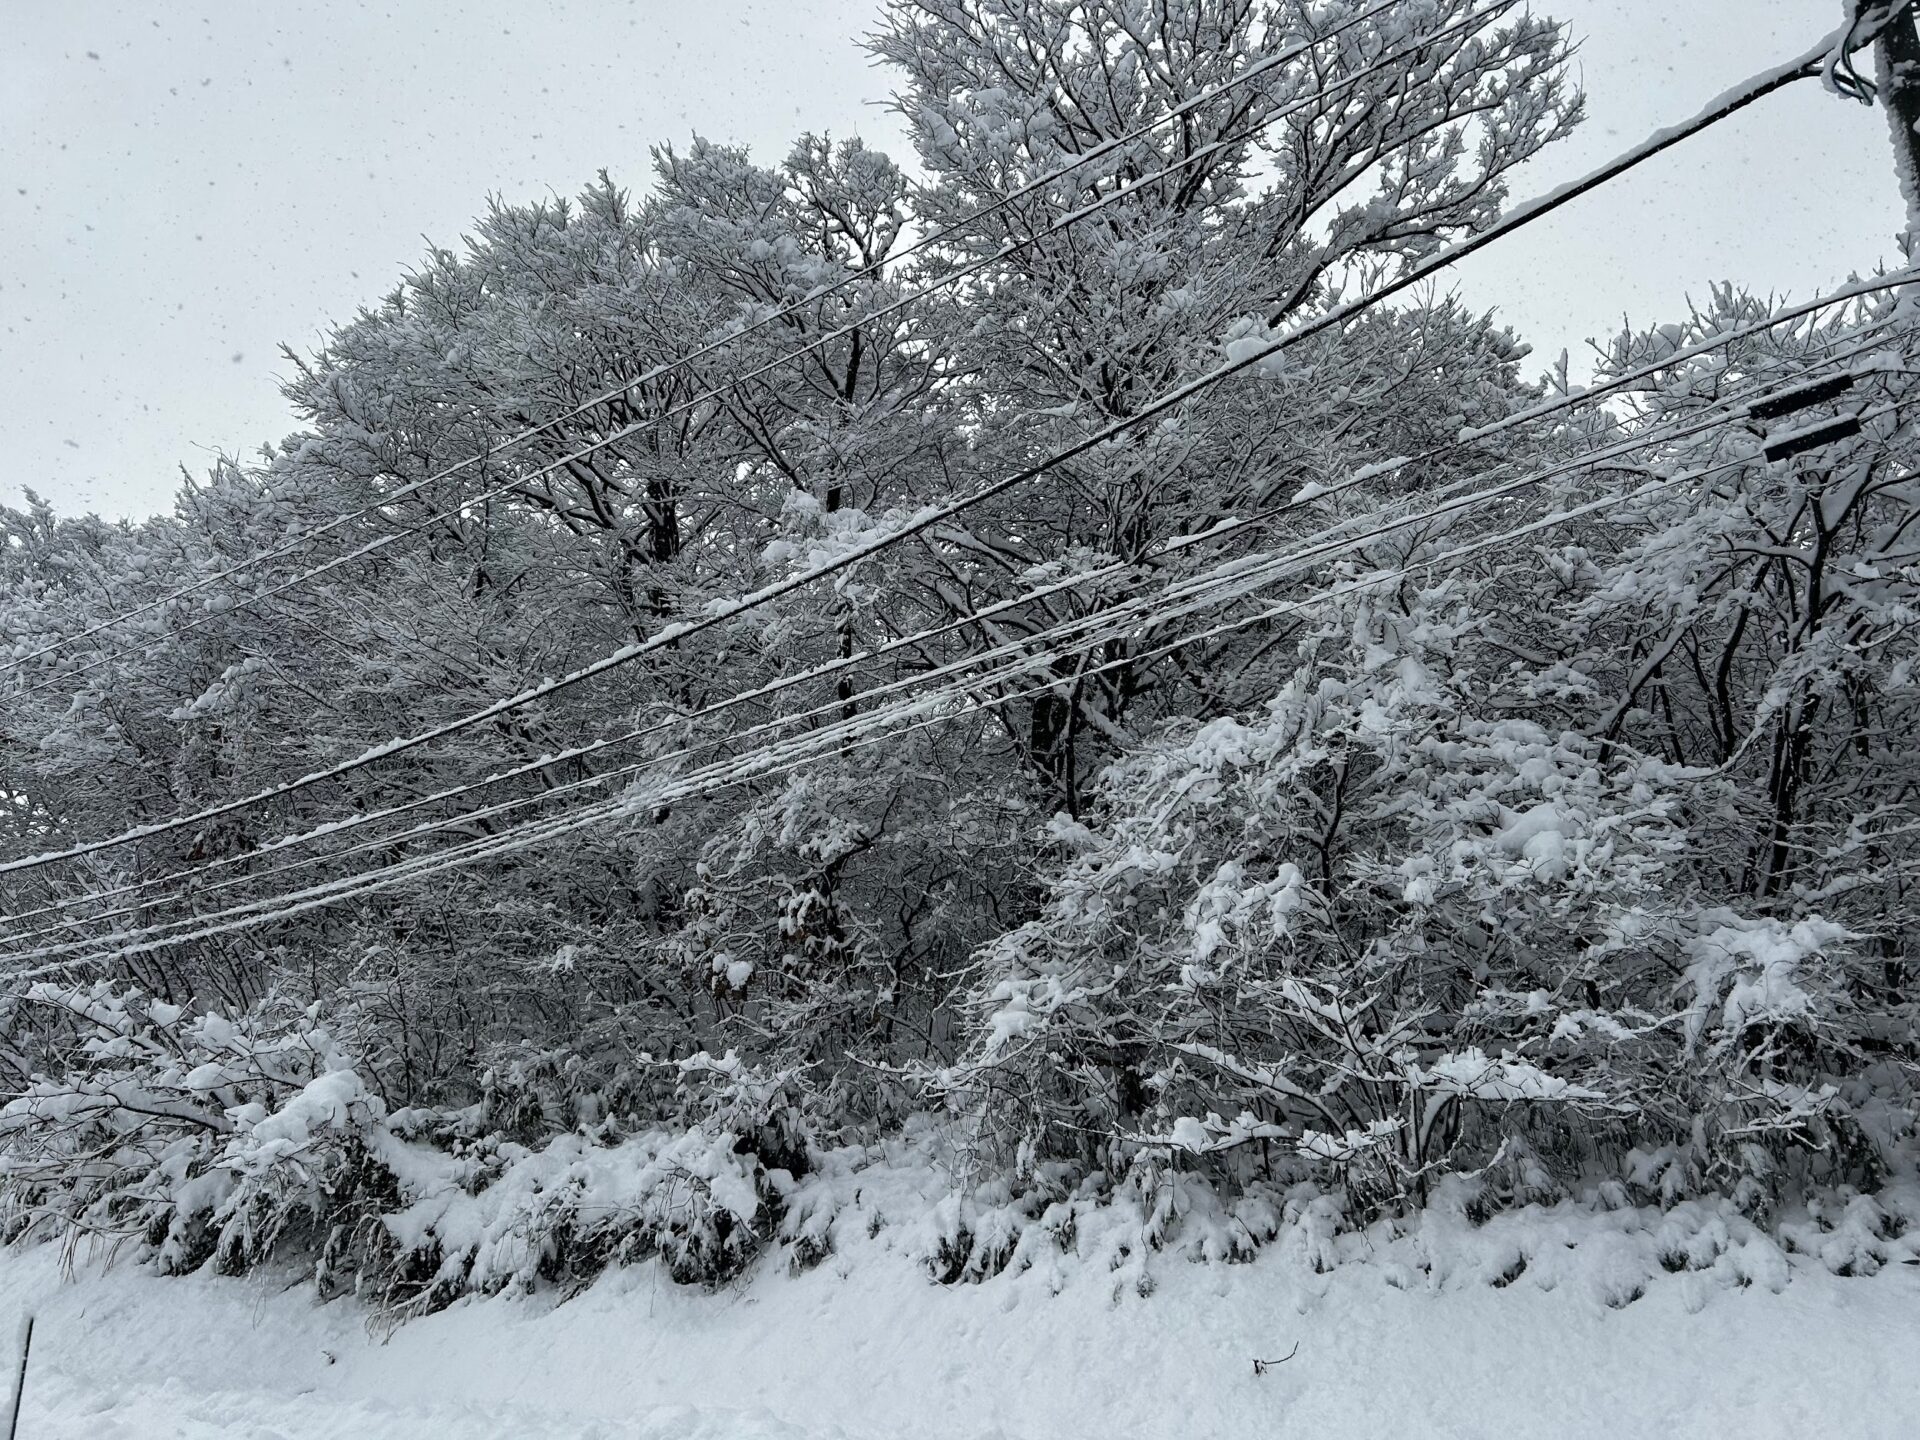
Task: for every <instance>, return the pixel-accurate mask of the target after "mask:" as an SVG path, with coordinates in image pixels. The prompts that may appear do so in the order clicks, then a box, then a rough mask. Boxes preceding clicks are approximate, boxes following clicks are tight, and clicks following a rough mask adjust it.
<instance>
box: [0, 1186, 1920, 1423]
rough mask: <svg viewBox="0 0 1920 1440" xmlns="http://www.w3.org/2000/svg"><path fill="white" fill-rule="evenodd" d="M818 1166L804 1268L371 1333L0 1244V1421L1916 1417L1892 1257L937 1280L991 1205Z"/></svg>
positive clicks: (1450, 1242) (1587, 1243)
mask: <svg viewBox="0 0 1920 1440" xmlns="http://www.w3.org/2000/svg"><path fill="white" fill-rule="evenodd" d="M818 1184H819V1186H820V1187H829V1186H831V1187H834V1188H836V1189H837V1188H838V1187H841V1186H844V1187H846V1189H845V1191H844V1193H839V1194H835V1195H831V1196H828V1195H824V1194H822V1193H819V1191H818V1190H816V1192H815V1193H814V1194H813V1195H812V1196H811V1198H810V1200H809V1202H808V1207H807V1208H805V1209H804V1210H803V1211H799V1212H797V1213H806V1214H810V1215H812V1216H813V1217H814V1221H815V1224H814V1229H813V1232H812V1242H811V1243H812V1245H813V1246H814V1247H819V1246H821V1245H822V1244H824V1245H825V1246H826V1247H827V1248H826V1253H825V1257H824V1259H821V1260H820V1263H818V1264H815V1265H813V1266H812V1267H811V1268H807V1269H804V1270H799V1271H796V1270H795V1269H794V1267H792V1266H790V1265H783V1264H780V1263H778V1257H777V1255H771V1256H769V1257H768V1258H767V1259H766V1260H765V1261H763V1262H762V1263H761V1264H759V1265H757V1266H756V1267H755V1268H754V1269H753V1270H752V1271H751V1272H750V1273H749V1274H748V1275H747V1276H746V1277H745V1278H743V1279H742V1280H741V1281H739V1282H737V1283H736V1284H734V1285H733V1286H731V1287H729V1288H727V1289H725V1290H722V1291H720V1292H718V1293H709V1292H705V1291H702V1290H700V1289H697V1288H691V1287H687V1286H683V1285H676V1284H674V1283H673V1282H672V1280H671V1279H670V1277H669V1276H668V1274H667V1273H666V1267H665V1265H664V1263H663V1262H662V1261H660V1260H654V1261H649V1262H647V1263H645V1264H642V1265H636V1266H631V1267H627V1268H621V1269H615V1270H612V1271H609V1272H608V1273H607V1274H606V1275H605V1276H603V1277H602V1278H601V1279H600V1280H599V1281H598V1282H597V1283H596V1284H594V1285H592V1286H591V1287H590V1288H589V1289H587V1290H586V1291H585V1292H584V1293H583V1294H581V1295H580V1296H578V1297H577V1298H575V1299H573V1300H571V1301H569V1302H567V1303H565V1304H557V1303H555V1301H554V1299H553V1296H552V1295H551V1293H538V1294H536V1295H535V1296H533V1297H532V1298H525V1297H516V1296H496V1297H492V1298H479V1297H470V1298H468V1299H465V1300H462V1301H460V1302H459V1303H457V1304H455V1305H453V1306H452V1307H451V1308H449V1309H447V1310H445V1311H442V1312H440V1313H438V1314H435V1315H430V1316H426V1317H424V1318H421V1319H418V1320H415V1321H412V1322H410V1323H408V1324H405V1325H403V1326H400V1327H398V1328H397V1329H394V1330H391V1331H390V1332H388V1331H384V1330H383V1329H380V1328H378V1327H376V1326H375V1325H374V1324H373V1323H372V1317H371V1316H370V1314H369V1312H368V1311H366V1310H365V1309H363V1308H360V1307H358V1306H356V1305H355V1304H354V1303H353V1302H351V1301H349V1300H345V1299H342V1300H336V1301H334V1302H332V1303H330V1304H325V1305H320V1304H316V1303H315V1302H314V1300H313V1299H312V1290H311V1288H310V1287H308V1286H306V1285H303V1284H299V1283H297V1282H295V1283H292V1284H291V1286H290V1288H289V1282H290V1280H292V1278H293V1277H291V1276H290V1275H280V1276H273V1275H270V1274H268V1273H266V1272H256V1273H255V1274H254V1275H252V1276H249V1277H246V1278H242V1279H226V1278H221V1277H217V1276H215V1275H213V1274H211V1273H210V1272H202V1273H199V1274H195V1275H191V1276H185V1277H176V1278H162V1277H158V1276H155V1275H152V1274H150V1273H148V1272H146V1271H145V1270H142V1269H140V1268H137V1267H134V1266H130V1265H125V1264H122V1265H119V1266H116V1267H113V1268H111V1269H106V1270H102V1269H100V1268H99V1267H98V1266H96V1265H94V1264H92V1263H90V1262H88V1261H86V1260H85V1259H84V1257H83V1260H82V1263H81V1266H80V1269H79V1275H78V1278H77V1279H75V1280H73V1281H63V1280H62V1279H61V1278H60V1275H59V1270H58V1257H57V1254H56V1252H55V1251H54V1250H53V1249H52V1248H51V1247H40V1248H37V1249H28V1250H24V1251H14V1252H6V1253H4V1254H0V1327H4V1326H6V1325H7V1324H8V1323H9V1322H10V1321H11V1318H12V1316H13V1315H14V1314H15V1313H17V1312H18V1311H19V1310H21V1309H23V1308H25V1307H28V1306H32V1307H34V1308H36V1309H37V1312H38V1314H39V1328H38V1330H37V1332H36V1340H35V1362H34V1369H33V1373H32V1378H31V1380H30V1383H29V1386H28V1395H27V1406H26V1412H25V1417H24V1420H23V1424H22V1434H23V1435H26V1436H31V1437H34V1440H45V1437H51V1440H68V1437H81V1436H86V1437H107V1440H112V1437H117V1436H126V1437H132V1436H136V1435H137V1436H141V1437H143V1440H144V1437H165V1436H183V1437H195V1440H199V1437H227V1436H246V1437H250V1440H260V1437H269V1436H273V1437H284V1440H295V1437H299V1440H333V1437H346V1436H354V1437H381V1440H385V1437H393V1440H413V1437H416V1436H419V1437H426V1436H434V1437H446V1440H473V1437H502V1440H504V1437H508V1436H513V1437H528V1440H546V1437H549V1436H598V1437H603V1440H627V1437H646V1440H683V1437H684V1440H696V1437H697V1440H722V1437H725V1440H773V1437H781V1440H807V1437H826V1436H841V1435H844V1436H847V1437H853V1440H860V1437H881V1436H885V1437H888V1440H986V1437H995V1440H1062V1437H1089V1440H1091V1437H1099V1440H1120V1437H1131V1436H1141V1437H1159V1436H1167V1437H1173V1436H1180V1437H1208V1436H1219V1437H1223V1440H1224V1437H1232V1440H1251V1437H1255V1436H1265V1435H1276V1434H1298V1435H1314V1436H1323V1437H1328V1440H1357V1437H1369V1436H1382V1437H1386V1436H1392V1437H1394V1440H1404V1437H1406V1436H1408V1435H1418V1436H1423V1437H1425V1436H1447V1435H1458V1436H1481V1435H1486V1436H1493V1435H1499V1436H1512V1435H1529V1434H1552V1435H1555V1436H1564V1437H1586V1436H1592V1437H1596V1440H1597V1437H1603V1436H1604V1437H1606V1440H1629V1437H1636V1436H1642V1435H1644V1436H1656V1435H1658V1436H1668V1435H1674V1434H1701V1435H1708V1434H1734V1433H1738V1434H1740V1435H1741V1436H1742V1437H1743V1440H1766V1437H1773V1436H1779V1437H1799V1436H1805V1435H1809V1434H1821V1435H1825V1436H1837V1437H1853V1436H1858V1437H1881V1436H1885V1437H1894V1436H1906V1435H1908V1434H1910V1433H1911V1430H1912V1417H1913V1416H1914V1415H1915V1414H1916V1413H1920V1366H1916V1365H1915V1364H1914V1363H1913V1357H1914V1356H1915V1355H1916V1354H1920V1264H1915V1263H1912V1262H1913V1261H1914V1260H1915V1259H1916V1256H1915V1255H1914V1254H1913V1253H1912V1250H1911V1248H1910V1247H1907V1245H1906V1242H1904V1241H1899V1242H1889V1241H1886V1240H1884V1239H1876V1240H1875V1241H1874V1243H1876V1244H1879V1245H1881V1246H1882V1247H1883V1249H1885V1250H1886V1253H1887V1262H1886V1263H1885V1264H1884V1265H1883V1266H1881V1268H1880V1269H1879V1271H1878V1273H1877V1274H1874V1275H1873V1276H1871V1277H1870V1278H1841V1277H1839V1276H1837V1275H1835V1274H1834V1273H1832V1270H1831V1268H1830V1266H1829V1264H1828V1263H1827V1262H1826V1260H1825V1259H1824V1258H1823V1257H1820V1256H1818V1255H1817V1254H1812V1253H1802V1254H1793V1253H1787V1252H1783V1251H1782V1250H1781V1249H1780V1248H1779V1247H1778V1246H1774V1245H1772V1243H1771V1242H1768V1241H1765V1240H1764V1237H1761V1236H1759V1235H1758V1234H1757V1232H1751V1231H1742V1230H1741V1229H1740V1227H1739V1224H1738V1222H1737V1218H1736V1217H1730V1216H1729V1215H1728V1214H1726V1213H1724V1212H1719V1211H1714V1210H1711V1209H1708V1208H1706V1207H1691V1208H1690V1207H1686V1206H1682V1207H1676V1209H1674V1210H1672V1211H1669V1212H1667V1213H1666V1214H1664V1215H1662V1214H1661V1213H1659V1212H1656V1211H1650V1210H1632V1209H1623V1210H1617V1211H1611V1212H1609V1211H1604V1210H1593V1209H1589V1208H1577V1207H1573V1206H1559V1207H1553V1208H1550V1209H1548V1208H1540V1207H1532V1208H1529V1209H1525V1210H1519V1211H1511V1212H1507V1213H1504V1214H1501V1215H1498V1216H1495V1217H1494V1218H1493V1219H1491V1220H1490V1221H1488V1222H1487V1223H1484V1224H1476V1223H1474V1222H1473V1220H1472V1218H1471V1217H1470V1215H1469V1214H1468V1213H1466V1212H1464V1211H1461V1210H1457V1209H1456V1210H1449V1209H1447V1208H1446V1207H1443V1206H1436V1207H1435V1208H1433V1209H1432V1210H1430V1211H1428V1212H1427V1213H1426V1214H1425V1215H1424V1216H1422V1217H1421V1218H1420V1219H1419V1220H1418V1221H1416V1222H1412V1223H1410V1224H1408V1225H1407V1226H1405V1227H1404V1229H1403V1230H1402V1231H1401V1233H1399V1234H1397V1235H1396V1234H1394V1233H1392V1232H1391V1230H1390V1228H1388V1227H1371V1228H1369V1229H1367V1230H1363V1231H1358V1232H1351V1233H1345V1234H1335V1233H1333V1231H1332V1229H1331V1222H1330V1220H1329V1219H1328V1217H1327V1216H1326V1213H1325V1208H1324V1207H1322V1208H1321V1209H1320V1210H1319V1211H1315V1210H1314V1208H1313V1206H1312V1205H1308V1206H1307V1207H1306V1208H1305V1210H1304V1211H1303V1212H1302V1213H1301V1214H1299V1215H1296V1216H1294V1217H1292V1218H1291V1219H1289V1220H1286V1221H1285V1222H1284V1223H1283V1225H1282V1229H1281V1232H1280V1235H1279V1237H1278V1239H1277V1242H1276V1243H1271V1244H1267V1245H1263V1246H1261V1247H1260V1248H1258V1249H1257V1250H1254V1251H1251V1252H1250V1258H1249V1259H1248V1260H1247V1263H1243V1264H1196V1263H1191V1261H1190V1260H1189V1259H1188V1258H1187V1254H1186V1253H1183V1252H1182V1251H1181V1250H1180V1249H1178V1248H1176V1247H1173V1246H1168V1247H1167V1248H1164V1249H1153V1248H1152V1247H1151V1246H1150V1245H1149V1246H1146V1247H1145V1248H1134V1247H1136V1246H1138V1245H1139V1236H1140V1233H1141V1232H1140V1229H1139V1224H1140V1220H1141V1217H1139V1216H1137V1215H1136V1216H1132V1217H1129V1216H1127V1215H1126V1214H1125V1212H1124V1210H1108V1211H1106V1212H1102V1215H1103V1216H1104V1218H1102V1216H1096V1215H1094V1214H1092V1213H1089V1214H1085V1215H1081V1216H1079V1217H1075V1218H1077V1222H1078V1233H1077V1235H1076V1236H1075V1237H1074V1243H1073V1244H1071V1245H1069V1246H1067V1247H1065V1248H1061V1247H1058V1246H1052V1245H1050V1246H1049V1247H1047V1251H1046V1252H1044V1253H1047V1254H1050V1255H1051V1258H1050V1259H1049V1260H1048V1261H1047V1263H1034V1264H1031V1265H1028V1266H1026V1267H1025V1268H1019V1267H1018V1266H1015V1265H1009V1266H1008V1268H1006V1269H1005V1270H1004V1271H1003V1272H1002V1273H1000V1274H998V1275H997V1276H994V1277H993V1278H990V1279H987V1280H985V1281H984V1282H983V1283H980V1284H970V1285H945V1286H943V1285H938V1284H934V1283H932V1282H931V1281H930V1280H929V1278H928V1269H927V1264H926V1263H925V1262H927V1260H928V1257H929V1255H933V1254H937V1253H938V1246H939V1244H940V1242H941V1239H942V1237H943V1236H946V1237H951V1236H952V1235H953V1234H955V1233H956V1232H957V1230H959V1229H964V1228H965V1226H966V1225H967V1224H971V1225H973V1226H974V1227H975V1229H976V1232H987V1231H990V1230H991V1227H992V1225H993V1224H994V1223H995V1222H993V1221H992V1220H991V1219H990V1218H987V1216H988V1214H989V1212H987V1211H984V1210H982V1209H981V1208H980V1207H978V1206H976V1207H974V1208H973V1209H971V1210H965V1209H962V1208H960V1207H955V1206H953V1205H952V1204H951V1202H950V1200H949V1196H950V1191H949V1190H948V1189H947V1188H946V1186H945V1185H944V1184H943V1182H942V1177H940V1176H939V1175H937V1174H936V1173H933V1172H930V1171H925V1170H914V1169H908V1168H902V1167H890V1166H884V1165H881V1166H875V1167H873V1168H871V1169H868V1170H862V1171H845V1172H841V1173H838V1174H834V1175H832V1176H831V1177H822V1178H821V1180H820V1181H819V1182H818ZM821 1216H827V1217H828V1218H827V1219H826V1220H825V1221H822V1220H820V1217H821ZM1316 1217H1317V1218H1316ZM1147 1218H1148V1219H1150V1218H1151V1217H1147ZM1061 1219H1062V1217H1061V1216H1059V1215H1056V1216H1055V1220H1056V1222H1059V1221H1060V1220H1061ZM1807 1223H1808V1224H1809V1225H1810V1226H1811V1227H1812V1228H1811V1230H1810V1231H1808V1232H1807V1234H1806V1239H1807V1240H1808V1244H1807V1245H1804V1246H1801V1247H1799V1248H1800V1249H1802V1250H1810V1249H1812V1248H1814V1246H1815V1243H1816V1242H1815V1237H1816V1236H1817V1237H1824V1242H1825V1243H1839V1242H1836V1241H1835V1239H1834V1237H1836V1236H1844V1235H1845V1234H1846V1232H1847V1231H1848V1228H1849V1226H1852V1227H1853V1228H1855V1229H1864V1230H1865V1232H1867V1233H1869V1234H1870V1235H1877V1234H1878V1233H1879V1232H1880V1231H1882V1230H1884V1229H1885V1228H1886V1227H1885V1226H1884V1225H1880V1224H1876V1223H1875V1222H1874V1221H1873V1220H1872V1217H1871V1216H1869V1215H1866V1214H1865V1213H1863V1212H1862V1211H1861V1210H1859V1209H1858V1208H1856V1209H1855V1211H1854V1212H1853V1213H1852V1214H1851V1216H1850V1217H1849V1216H1848V1215H1847V1214H1844V1213H1843V1214H1841V1215H1839V1216H1837V1217H1829V1223H1826V1224H1822V1223H1820V1222H1818V1221H1812V1220H1810V1221H1809V1222H1807ZM1130 1227H1131V1231H1132V1239H1129V1237H1128V1233H1127V1232H1128V1230H1129V1228H1130ZM1194 1233H1197V1232H1194ZM795 1243H797V1242H793V1241H790V1242H789V1244H790V1245H792V1244H795ZM1015 1243H1016V1244H1017V1243H1018V1241H1017V1240H1016V1241H1015ZM810 1253H816V1254H817V1253H819V1252H818V1249H817V1248H816V1249H814V1250H811V1251H810ZM1192 1253H1197V1252H1192ZM0 1333H5V1330H4V1328H0ZM1296 1345H1297V1346H1298V1347H1299V1348H1298V1352H1297V1353H1296V1354H1294V1355H1293V1358H1291V1359H1290V1360H1287V1361H1286V1362H1285V1363H1284V1364H1280V1365H1277V1366H1274V1367H1273V1368H1271V1369H1269V1370H1268V1371H1267V1373H1266V1374H1265V1375H1258V1376H1256V1375H1255V1373H1254V1368H1253V1365H1252V1362H1253V1361H1254V1360H1255V1359H1263V1360H1269V1361H1273V1360H1279V1359H1280V1358H1281V1357H1283V1356H1287V1355H1288V1354H1289V1352H1290V1351H1292V1350H1293V1348H1294V1347H1295V1346H1296Z"/></svg>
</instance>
